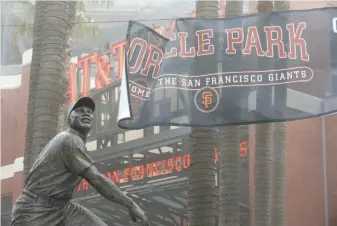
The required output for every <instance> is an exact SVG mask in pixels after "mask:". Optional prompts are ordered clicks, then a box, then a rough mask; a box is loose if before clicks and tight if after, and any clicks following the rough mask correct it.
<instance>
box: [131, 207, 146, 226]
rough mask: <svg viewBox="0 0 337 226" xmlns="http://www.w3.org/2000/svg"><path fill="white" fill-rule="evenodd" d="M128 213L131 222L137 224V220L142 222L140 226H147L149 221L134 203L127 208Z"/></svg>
mask: <svg viewBox="0 0 337 226" xmlns="http://www.w3.org/2000/svg"><path fill="white" fill-rule="evenodd" d="M129 213H130V216H131V219H132V221H133V222H137V219H139V220H140V221H141V222H142V226H149V220H148V219H147V217H146V215H145V213H144V211H143V210H142V209H141V208H140V207H139V206H138V205H137V204H136V203H135V202H134V203H133V206H132V207H130V208H129Z"/></svg>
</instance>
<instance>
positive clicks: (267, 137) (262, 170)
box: [254, 0, 273, 226]
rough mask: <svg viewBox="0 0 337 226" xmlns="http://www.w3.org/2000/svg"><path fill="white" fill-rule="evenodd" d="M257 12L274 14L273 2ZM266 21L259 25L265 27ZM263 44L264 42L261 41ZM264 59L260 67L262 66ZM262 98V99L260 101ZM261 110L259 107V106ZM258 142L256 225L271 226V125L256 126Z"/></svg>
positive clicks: (262, 91)
mask: <svg viewBox="0 0 337 226" xmlns="http://www.w3.org/2000/svg"><path fill="white" fill-rule="evenodd" d="M257 11H258V12H259V13H260V12H272V11H273V1H261V0H260V1H259V2H258V4H257ZM263 23H264V21H262V23H261V24H259V27H260V29H261V27H263ZM261 42H264V41H263V40H261ZM261 61H262V59H261V60H259V65H262V63H263V61H262V62H261ZM269 89H270V88H269V87H262V88H259V90H258V93H257V98H259V100H258V103H259V104H262V103H263V104H264V105H265V104H268V103H269V102H270V96H269V94H270V93H269V91H270V90H269ZM260 98H262V99H260ZM257 108H259V106H257ZM255 131H256V135H255V137H256V141H255V167H254V186H255V188H254V191H255V199H254V200H255V201H254V202H255V203H254V225H255V226H269V225H270V212H271V211H270V202H269V201H270V193H271V162H272V161H271V154H270V153H271V138H272V137H271V135H272V127H271V124H270V123H264V124H257V125H256V130H255Z"/></svg>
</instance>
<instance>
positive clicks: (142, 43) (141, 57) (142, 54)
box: [128, 38, 147, 74]
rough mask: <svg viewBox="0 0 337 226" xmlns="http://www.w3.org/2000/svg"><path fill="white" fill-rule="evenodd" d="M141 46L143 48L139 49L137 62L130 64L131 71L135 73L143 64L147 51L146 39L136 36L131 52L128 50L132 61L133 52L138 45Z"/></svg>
mask: <svg viewBox="0 0 337 226" xmlns="http://www.w3.org/2000/svg"><path fill="white" fill-rule="evenodd" d="M137 46H139V47H140V48H141V50H140V51H139V54H137V56H136V57H137V58H136V62H135V64H134V65H133V66H131V65H129V73H131V74H135V73H137V72H138V71H139V69H140V67H141V66H142V63H143V60H144V57H145V53H146V50H147V42H146V41H145V40H144V39H140V38H134V39H133V40H132V41H131V43H130V47H129V52H128V58H129V59H128V60H129V61H130V60H131V59H132V57H133V53H134V51H135V49H136V47H137Z"/></svg>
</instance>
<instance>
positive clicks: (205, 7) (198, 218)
mask: <svg viewBox="0 0 337 226" xmlns="http://www.w3.org/2000/svg"><path fill="white" fill-rule="evenodd" d="M196 16H197V17H200V18H206V17H215V18H216V17H218V3H217V1H199V0H197V2H196ZM190 143H191V166H190V176H189V191H188V194H189V197H188V210H187V216H188V225H189V226H206V225H207V226H213V225H214V224H215V218H216V215H217V212H216V210H215V195H216V187H215V161H214V144H215V139H214V129H212V128H207V129H206V128H193V129H192V133H191V138H190Z"/></svg>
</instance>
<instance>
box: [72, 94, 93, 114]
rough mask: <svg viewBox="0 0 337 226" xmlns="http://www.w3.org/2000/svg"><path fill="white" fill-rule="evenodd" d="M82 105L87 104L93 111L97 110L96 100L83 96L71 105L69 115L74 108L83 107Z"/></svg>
mask: <svg viewBox="0 0 337 226" xmlns="http://www.w3.org/2000/svg"><path fill="white" fill-rule="evenodd" d="M82 106H86V107H88V108H90V109H91V110H92V111H93V112H94V111H95V102H94V101H93V99H91V98H90V97H82V98H80V99H78V101H76V103H73V104H71V105H69V108H68V117H69V115H70V113H71V112H72V111H73V110H75V109H76V108H78V107H82Z"/></svg>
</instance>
